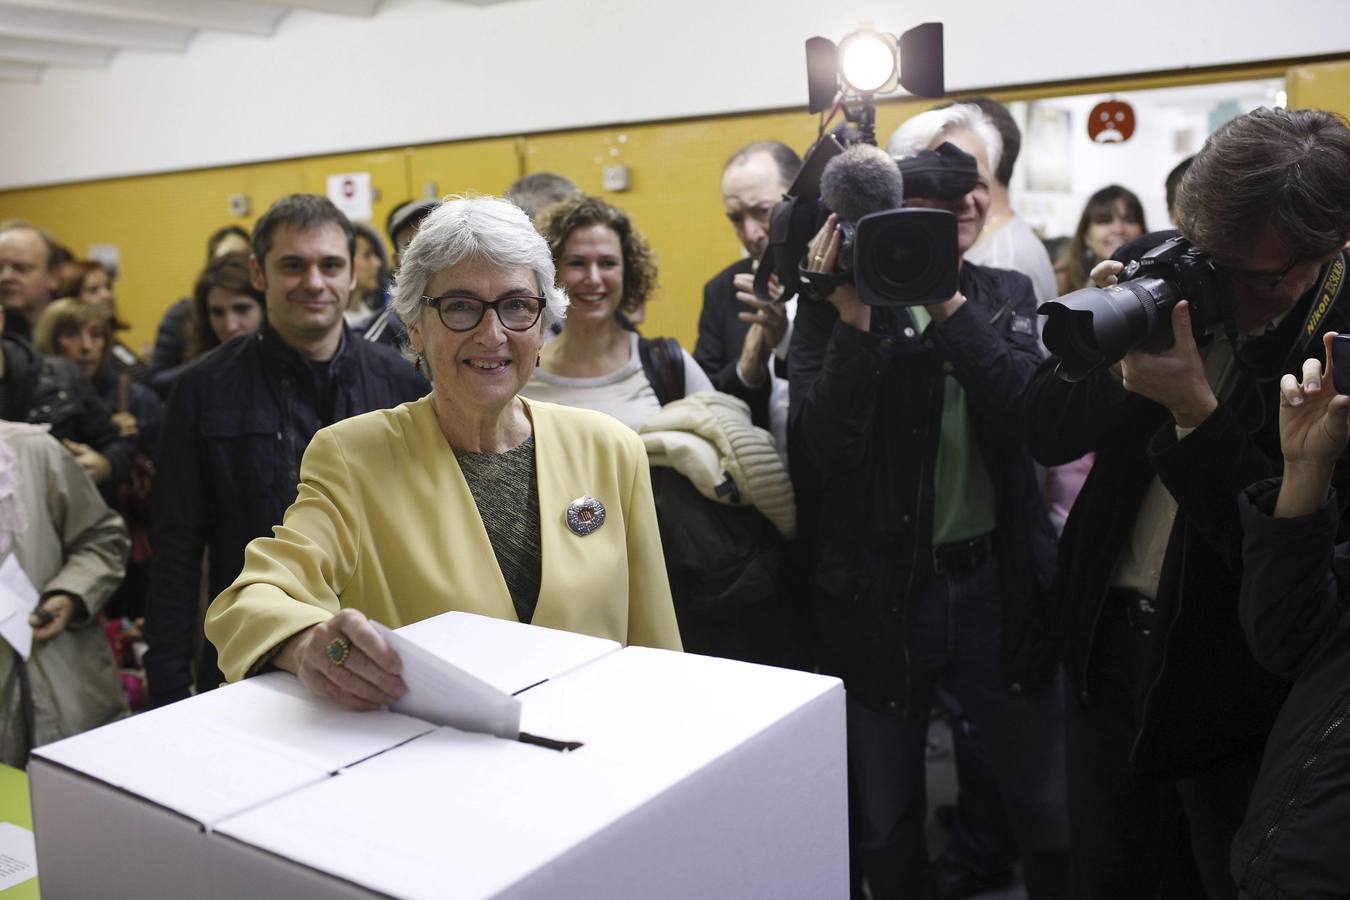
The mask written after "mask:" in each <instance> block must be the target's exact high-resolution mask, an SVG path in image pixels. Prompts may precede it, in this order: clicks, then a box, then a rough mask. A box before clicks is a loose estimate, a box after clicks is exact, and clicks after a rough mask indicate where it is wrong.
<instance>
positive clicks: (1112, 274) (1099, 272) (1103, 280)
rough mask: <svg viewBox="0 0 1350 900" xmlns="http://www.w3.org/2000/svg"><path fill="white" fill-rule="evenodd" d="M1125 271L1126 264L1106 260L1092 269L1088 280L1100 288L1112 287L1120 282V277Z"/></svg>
mask: <svg viewBox="0 0 1350 900" xmlns="http://www.w3.org/2000/svg"><path fill="white" fill-rule="evenodd" d="M1124 271H1125V264H1124V263H1118V262H1116V261H1115V260H1114V259H1104V260H1102V261H1101V262H1099V263H1097V264H1096V265H1095V266H1093V267H1092V271H1091V272H1089V273H1088V278H1090V279H1092V283H1093V284H1094V285H1096V286H1097V287H1099V288H1104V287H1110V286H1111V285H1113V284H1116V283H1117V282H1118V281H1120V278H1119V275H1120V273H1121V272H1124Z"/></svg>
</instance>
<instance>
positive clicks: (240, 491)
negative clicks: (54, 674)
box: [145, 194, 426, 705]
mask: <svg viewBox="0 0 1350 900" xmlns="http://www.w3.org/2000/svg"><path fill="white" fill-rule="evenodd" d="M252 242H253V256H252V257H251V259H250V261H249V266H250V269H251V271H252V276H253V282H254V284H255V286H256V287H257V288H258V289H259V290H262V291H264V292H265V293H266V297H267V320H266V321H265V322H264V323H263V325H262V327H261V328H260V329H259V330H258V331H257V332H255V333H253V334H248V335H243V336H240V337H237V338H234V339H233V340H230V341H228V342H226V343H225V344H222V345H221V346H220V347H217V348H216V349H215V350H213V351H211V352H210V353H208V354H206V355H205V356H203V357H202V358H201V359H200V360H197V361H196V362H194V363H193V364H192V365H191V366H190V367H189V368H188V369H187V370H186V371H185V372H184V373H183V375H182V376H181V377H180V379H179V381H178V383H177V385H176V386H175V387H174V391H173V394H172V395H171V396H170V398H169V404H168V408H167V410H166V412H165V415H164V427H163V436H162V437H161V444H160V456H159V460H160V461H159V470H158V474H157V477H156V480H155V488H154V496H153V498H152V511H153V523H154V524H153V528H152V530H151V541H152V543H153V545H154V548H155V555H154V561H153V563H152V566H151V572H150V590H149V595H148V597H147V603H146V640H147V642H148V643H149V645H150V650H149V652H148V653H147V654H146V659H145V665H146V674H147V676H148V678H149V686H150V695H151V701H152V702H153V703H155V704H157V705H158V704H164V703H170V702H173V701H175V700H180V699H182V698H183V697H186V696H187V695H188V693H189V689H190V687H191V686H192V685H193V681H194V679H193V672H192V659H193V652H194V645H196V644H198V643H200V634H199V632H200V630H201V629H200V626H199V624H198V619H197V615H198V607H199V597H200V594H199V585H200V583H201V560H202V553H203V551H205V552H206V554H207V583H208V590H209V593H210V595H211V596H213V597H214V596H215V595H216V594H218V593H220V592H221V591H222V590H224V588H225V587H226V586H228V585H229V584H230V582H231V581H233V580H234V578H235V576H236V575H238V574H239V571H240V569H241V567H242V566H243V561H244V547H245V546H246V545H247V544H248V542H249V541H251V540H252V539H253V538H255V537H259V536H262V535H266V534H268V533H269V532H270V530H271V528H272V526H273V525H277V524H279V523H280V522H281V520H282V515H283V514H284V513H285V511H286V508H287V507H288V506H289V505H290V504H291V502H292V501H293V500H294V499H295V495H296V486H297V483H298V481H299V471H300V459H301V457H302V456H303V455H304V452H305V448H306V447H307V446H308V444H309V441H310V439H311V438H312V437H313V436H314V433H315V432H316V431H317V430H318V429H320V428H322V427H324V426H326V425H330V424H332V423H334V422H337V421H340V420H341V419H345V418H347V417H349V416H354V415H357V414H359V413H364V412H368V411H370V410H373V409H381V408H386V407H390V406H394V405H396V404H398V403H402V402H404V401H407V400H414V399H416V398H417V397H419V396H421V395H422V394H423V393H425V390H426V383H425V382H424V381H423V380H422V379H421V377H420V376H418V375H417V374H416V373H415V372H414V371H413V368H412V367H411V366H410V365H408V363H407V362H406V361H405V360H403V359H402V358H401V357H400V356H399V355H398V354H397V353H396V352H394V351H393V350H391V349H389V348H387V347H383V346H380V345H378V344H374V343H371V342H369V341H363V340H360V339H359V338H357V337H356V336H355V335H353V334H352V333H351V332H349V331H348V330H347V329H346V326H345V325H344V323H343V319H342V311H343V310H344V309H346V308H347V298H348V295H349V294H350V292H351V290H352V288H353V283H354V282H353V278H354V276H353V272H352V254H353V249H354V243H355V232H354V231H353V229H352V226H351V223H350V222H348V221H347V218H346V217H345V216H344V215H343V214H342V213H341V212H339V211H338V209H337V208H336V207H335V206H333V205H332V204H331V203H330V202H329V201H328V200H326V199H325V198H323V197H318V196H314V195H312V194H294V195H291V196H289V197H284V198H282V199H281V200H278V201H277V202H276V203H274V204H273V205H272V207H271V208H270V209H269V210H268V211H267V212H266V213H265V214H264V215H263V217H262V218H261V219H259V220H258V223H257V225H256V226H254V230H253V239H252ZM220 680H221V678H220V675H219V671H218V669H217V668H216V662H215V653H214V650H213V649H212V648H211V646H210V645H209V644H206V645H205V646H203V648H202V660H201V664H200V666H199V668H198V671H197V673H196V686H197V689H198V690H199V691H201V690H209V689H210V688H213V687H215V686H216V685H217V684H219V683H220Z"/></svg>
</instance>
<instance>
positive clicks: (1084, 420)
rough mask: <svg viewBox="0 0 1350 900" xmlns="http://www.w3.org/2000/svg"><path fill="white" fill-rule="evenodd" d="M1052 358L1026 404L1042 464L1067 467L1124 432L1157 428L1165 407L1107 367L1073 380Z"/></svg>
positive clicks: (1031, 441) (1029, 431)
mask: <svg viewBox="0 0 1350 900" xmlns="http://www.w3.org/2000/svg"><path fill="white" fill-rule="evenodd" d="M1058 364H1059V360H1058V359H1056V358H1055V357H1051V358H1049V359H1047V360H1045V361H1044V362H1042V363H1041V364H1040V367H1039V368H1038V369H1037V370H1036V373H1035V374H1034V375H1033V376H1032V379H1031V383H1030V385H1029V387H1028V388H1027V393H1026V398H1025V402H1024V404H1023V407H1022V411H1023V420H1022V424H1023V427H1024V428H1025V429H1026V438H1027V444H1028V446H1030V448H1031V455H1032V456H1033V457H1034V458H1035V460H1036V462H1038V463H1040V464H1041V465H1043V466H1061V465H1064V464H1065V463H1070V462H1073V461H1074V460H1075V459H1079V458H1080V457H1082V456H1083V455H1084V454H1086V453H1092V452H1094V451H1096V450H1100V449H1102V448H1103V447H1105V446H1109V445H1111V444H1113V443H1115V442H1117V441H1118V440H1119V439H1120V438H1121V436H1122V435H1127V434H1132V433H1137V432H1138V430H1139V429H1141V428H1144V429H1148V430H1149V431H1151V430H1152V429H1154V428H1156V427H1157V423H1158V417H1159V415H1160V414H1161V413H1160V412H1159V411H1160V410H1161V407H1159V406H1158V404H1156V403H1154V402H1153V401H1152V400H1148V399H1146V398H1144V397H1140V396H1138V395H1137V394H1131V393H1130V392H1129V391H1127V390H1125V388H1124V387H1122V386H1121V383H1120V379H1119V378H1117V377H1116V376H1115V375H1114V374H1112V373H1111V372H1109V371H1107V370H1104V369H1102V370H1098V371H1096V372H1093V373H1091V374H1090V375H1088V376H1087V377H1086V378H1084V379H1083V380H1082V381H1078V382H1074V383H1070V382H1067V381H1065V380H1064V379H1062V378H1060V377H1059V376H1058V375H1056V374H1055V366H1057V365H1058Z"/></svg>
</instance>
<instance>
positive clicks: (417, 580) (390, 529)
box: [206, 396, 680, 681]
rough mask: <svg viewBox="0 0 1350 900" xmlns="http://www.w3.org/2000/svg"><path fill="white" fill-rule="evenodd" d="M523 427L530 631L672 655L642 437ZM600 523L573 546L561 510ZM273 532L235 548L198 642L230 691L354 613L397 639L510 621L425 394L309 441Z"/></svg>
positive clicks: (550, 409) (599, 421)
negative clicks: (474, 617)
mask: <svg viewBox="0 0 1350 900" xmlns="http://www.w3.org/2000/svg"><path fill="white" fill-rule="evenodd" d="M526 408H527V410H528V412H529V414H530V417H531V419H532V420H533V423H534V435H535V465H536V478H537V479H538V486H539V518H540V523H539V526H540V527H539V530H540V535H539V540H540V544H541V549H542V558H543V562H542V572H541V574H542V578H541V585H540V589H539V602H538V605H537V607H536V609H535V613H534V618H533V624H535V625H542V626H545V627H549V628H558V629H562V630H565V631H574V632H577V633H580V634H589V635H594V636H596V637H603V638H609V639H611V640H616V641H620V642H622V643H625V644H628V643H632V644H641V645H644V646H649V647H660V648H668V649H679V648H680V637H679V628H678V626H677V625H676V622H675V609H674V606H673V604H672V602H671V597H670V585H669V583H668V582H667V580H666V569H665V560H664V557H663V556H662V553H661V537H660V533H659V531H658V529H657V525H656V510H655V507H654V506H653V503H652V491H651V476H650V473H649V471H648V467H647V455H646V452H645V451H644V450H643V447H642V441H641V440H640V439H639V438H638V436H637V435H635V434H634V433H633V432H632V431H630V430H629V429H627V428H625V427H624V426H623V425H621V424H620V423H618V422H616V421H615V420H613V419H611V418H609V417H608V416H604V415H601V414H599V413H594V412H590V411H587V410H580V409H571V408H567V407H561V406H554V405H553V404H548V403H535V402H529V401H526ZM583 495H588V496H591V497H594V498H596V499H598V500H599V501H600V502H601V503H603V504H604V507H605V513H606V518H605V522H604V524H603V525H602V526H601V527H600V528H599V529H598V530H597V531H595V532H593V533H591V534H589V535H586V536H584V537H583V536H580V535H577V534H574V533H573V532H572V531H571V530H570V529H569V528H568V526H567V522H566V511H567V507H568V505H569V504H570V503H571V502H572V501H573V500H575V499H577V498H578V497H581V496H583ZM273 535H274V536H273V537H266V538H258V539H256V540H254V541H253V542H252V543H250V544H249V545H248V549H247V551H246V552H245V556H244V569H243V571H242V572H241V573H240V575H239V577H238V578H237V579H236V580H235V582H234V584H232V585H230V587H229V588H227V589H226V590H225V591H224V592H223V593H222V594H221V595H220V596H219V597H217V598H216V600H215V602H214V603H212V604H211V608H210V610H209V612H208V613H207V618H206V634H207V637H208V638H210V640H211V642H212V643H213V644H215V645H216V648H217V649H218V650H219V651H220V667H221V671H223V672H224V673H225V677H226V678H228V679H229V680H231V681H237V680H239V679H241V678H243V677H244V676H245V675H246V674H247V673H248V672H249V671H250V669H252V668H253V666H254V665H255V663H256V662H257V660H258V659H259V658H260V657H261V656H262V655H263V654H265V653H266V652H267V651H269V650H270V649H271V648H273V647H275V646H276V645H278V644H280V643H281V642H282V641H285V640H286V639H287V638H289V637H291V636H292V635H294V634H297V633H298V632H300V631H302V630H304V629H305V628H308V627H309V626H311V625H315V624H318V623H320V622H323V621H325V620H327V619H328V618H329V617H330V616H332V615H334V614H335V613H336V612H337V611H338V609H340V608H354V609H358V610H360V611H361V612H363V613H364V614H365V615H367V616H368V617H370V618H372V619H375V620H376V621H379V622H382V623H384V624H385V625H387V626H389V627H390V628H397V627H398V626H400V625H406V624H408V623H410V622H417V621H420V620H421V619H425V618H428V617H430V616H434V615H438V614H440V613H443V612H448V611H451V610H458V611H462V612H471V613H478V614H480V615H487V616H495V617H497V618H500V619H512V620H514V619H515V618H516V613H515V607H514V606H513V604H512V602H511V596H510V593H509V592H508V590H507V587H506V581H505V579H504V578H503V577H502V573H501V569H500V568H499V567H498V566H497V561H496V557H495V556H494V555H493V552H492V545H491V543H490V541H489V540H488V536H487V531H486V530H485V529H484V527H483V523H482V520H481V519H480V518H479V516H478V510H477V507H476V506H475V505H474V500H473V495H472V494H471V493H470V492H469V486H468V484H467V483H466V482H465V481H464V476H463V474H461V472H460V468H459V463H458V462H457V461H456V460H455V455H454V453H453V452H452V451H451V449H450V447H449V445H448V444H447V443H446V440H445V437H444V435H443V434H442V433H441V430H440V426H439V425H438V424H437V421H436V413H435V409H434V407H433V406H432V398H431V397H430V396H428V397H424V398H422V399H421V400H417V401H415V402H412V403H405V404H403V405H402V406H399V407H396V408H394V409H389V410H378V411H376V412H371V413H367V414H365V415H360V416H355V417H353V418H351V419H347V420H345V421H343V422H340V423H338V424H336V425H333V426H331V427H329V428H325V429H323V430H322V431H320V432H319V433H318V434H316V435H315V436H314V440H313V441H312V442H311V443H310V445H309V448H308V449H307V450H306V451H305V457H304V462H303V463H302V465H301V469H300V488H299V494H298V495H297V497H296V500H295V503H293V504H292V505H291V507H290V509H288V510H287V511H286V517H285V520H284V522H283V523H282V524H281V525H279V526H277V527H275V528H274V529H273Z"/></svg>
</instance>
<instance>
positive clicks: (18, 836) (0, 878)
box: [0, 822, 37, 891]
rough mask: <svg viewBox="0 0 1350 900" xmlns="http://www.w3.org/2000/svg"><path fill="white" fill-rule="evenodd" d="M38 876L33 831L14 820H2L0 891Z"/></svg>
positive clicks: (0, 836)
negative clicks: (15, 822) (20, 825)
mask: <svg viewBox="0 0 1350 900" xmlns="http://www.w3.org/2000/svg"><path fill="white" fill-rule="evenodd" d="M36 877H37V848H36V847H35V846H34V844H33V832H31V831H29V830H28V829H27V828H21V827H19V826H18V825H15V824H14V823H13V822H0V891H3V890H6V889H8V888H12V887H14V886H15V885H16V884H23V883H24V882H25V881H27V880H28V879H30V878H36Z"/></svg>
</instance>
